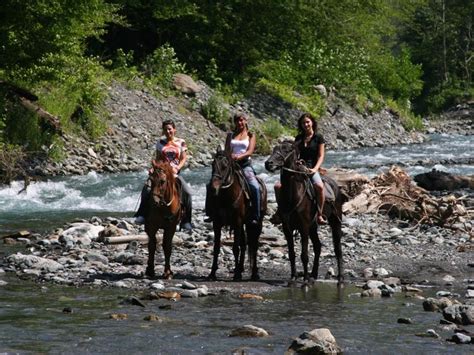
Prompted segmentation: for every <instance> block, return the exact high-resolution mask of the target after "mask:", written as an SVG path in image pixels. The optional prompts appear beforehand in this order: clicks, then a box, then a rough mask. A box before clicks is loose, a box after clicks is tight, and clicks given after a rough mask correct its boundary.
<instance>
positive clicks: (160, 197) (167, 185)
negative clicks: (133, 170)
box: [151, 167, 174, 207]
mask: <svg viewBox="0 0 474 355" xmlns="http://www.w3.org/2000/svg"><path fill="white" fill-rule="evenodd" d="M159 174H163V175H164V176H166V179H165V180H164V183H161V184H159V187H160V189H159V192H160V193H156V192H155V189H154V188H153V185H155V186H156V185H157V184H156V183H155V180H156V179H159V181H160V182H162V181H163V180H162V179H161V178H160V177H159ZM151 182H152V194H153V196H154V197H158V200H159V205H160V206H164V207H169V206H171V204H172V203H173V201H174V194H173V193H171V200H170V201H169V202H166V201H165V196H164V193H165V192H166V191H168V190H169V191H171V189H172V186H171V185H170V180H169V179H168V176H167V175H166V171H165V170H164V169H161V168H157V167H155V168H154V170H153V174H152V179H151ZM163 186H164V189H163ZM153 201H154V202H155V199H153ZM155 203H156V202H155Z"/></svg>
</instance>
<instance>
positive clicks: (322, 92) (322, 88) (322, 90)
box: [314, 84, 328, 97]
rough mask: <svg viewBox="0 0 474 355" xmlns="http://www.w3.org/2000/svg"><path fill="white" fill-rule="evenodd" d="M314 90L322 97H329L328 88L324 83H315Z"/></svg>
mask: <svg viewBox="0 0 474 355" xmlns="http://www.w3.org/2000/svg"><path fill="white" fill-rule="evenodd" d="M314 90H316V91H317V92H318V93H319V94H320V95H321V96H322V97H327V96H328V92H327V90H326V87H325V86H324V85H322V84H319V85H315V86H314Z"/></svg>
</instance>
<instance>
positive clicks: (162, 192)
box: [150, 160, 174, 206]
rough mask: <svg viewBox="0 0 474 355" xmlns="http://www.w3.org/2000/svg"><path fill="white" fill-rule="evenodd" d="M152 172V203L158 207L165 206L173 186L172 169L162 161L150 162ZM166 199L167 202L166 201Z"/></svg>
mask: <svg viewBox="0 0 474 355" xmlns="http://www.w3.org/2000/svg"><path fill="white" fill-rule="evenodd" d="M152 165H153V172H152V173H151V175H150V181H151V193H152V196H153V201H154V202H155V204H157V205H159V206H167V205H168V204H169V203H170V201H168V200H169V199H170V198H171V197H170V196H172V194H171V191H172V188H173V184H174V175H173V169H172V168H171V166H170V164H169V163H167V162H164V161H158V162H157V161H156V160H153V161H152ZM167 199H168V200H167Z"/></svg>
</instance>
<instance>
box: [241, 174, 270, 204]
mask: <svg viewBox="0 0 474 355" xmlns="http://www.w3.org/2000/svg"><path fill="white" fill-rule="evenodd" d="M236 175H237V177H238V179H239V182H240V186H242V187H243V194H244V199H245V203H247V204H248V205H249V206H251V204H252V198H251V196H252V195H251V192H250V186H249V184H248V182H247V179H246V178H245V176H244V172H243V170H242V169H240V168H239V169H236ZM255 177H256V178H257V181H258V184H259V186H260V200H261V201H263V193H264V190H265V189H266V186H265V183H264V182H263V180H262V179H261V178H259V177H258V176H257V175H255ZM261 208H262V212H263V205H262V207H261Z"/></svg>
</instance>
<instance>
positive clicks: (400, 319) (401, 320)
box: [397, 318, 413, 324]
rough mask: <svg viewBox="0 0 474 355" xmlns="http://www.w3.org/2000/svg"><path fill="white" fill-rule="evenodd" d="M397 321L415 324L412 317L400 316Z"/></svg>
mask: <svg viewBox="0 0 474 355" xmlns="http://www.w3.org/2000/svg"><path fill="white" fill-rule="evenodd" d="M397 323H400V324H413V321H412V320H411V319H410V318H398V319H397Z"/></svg>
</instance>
